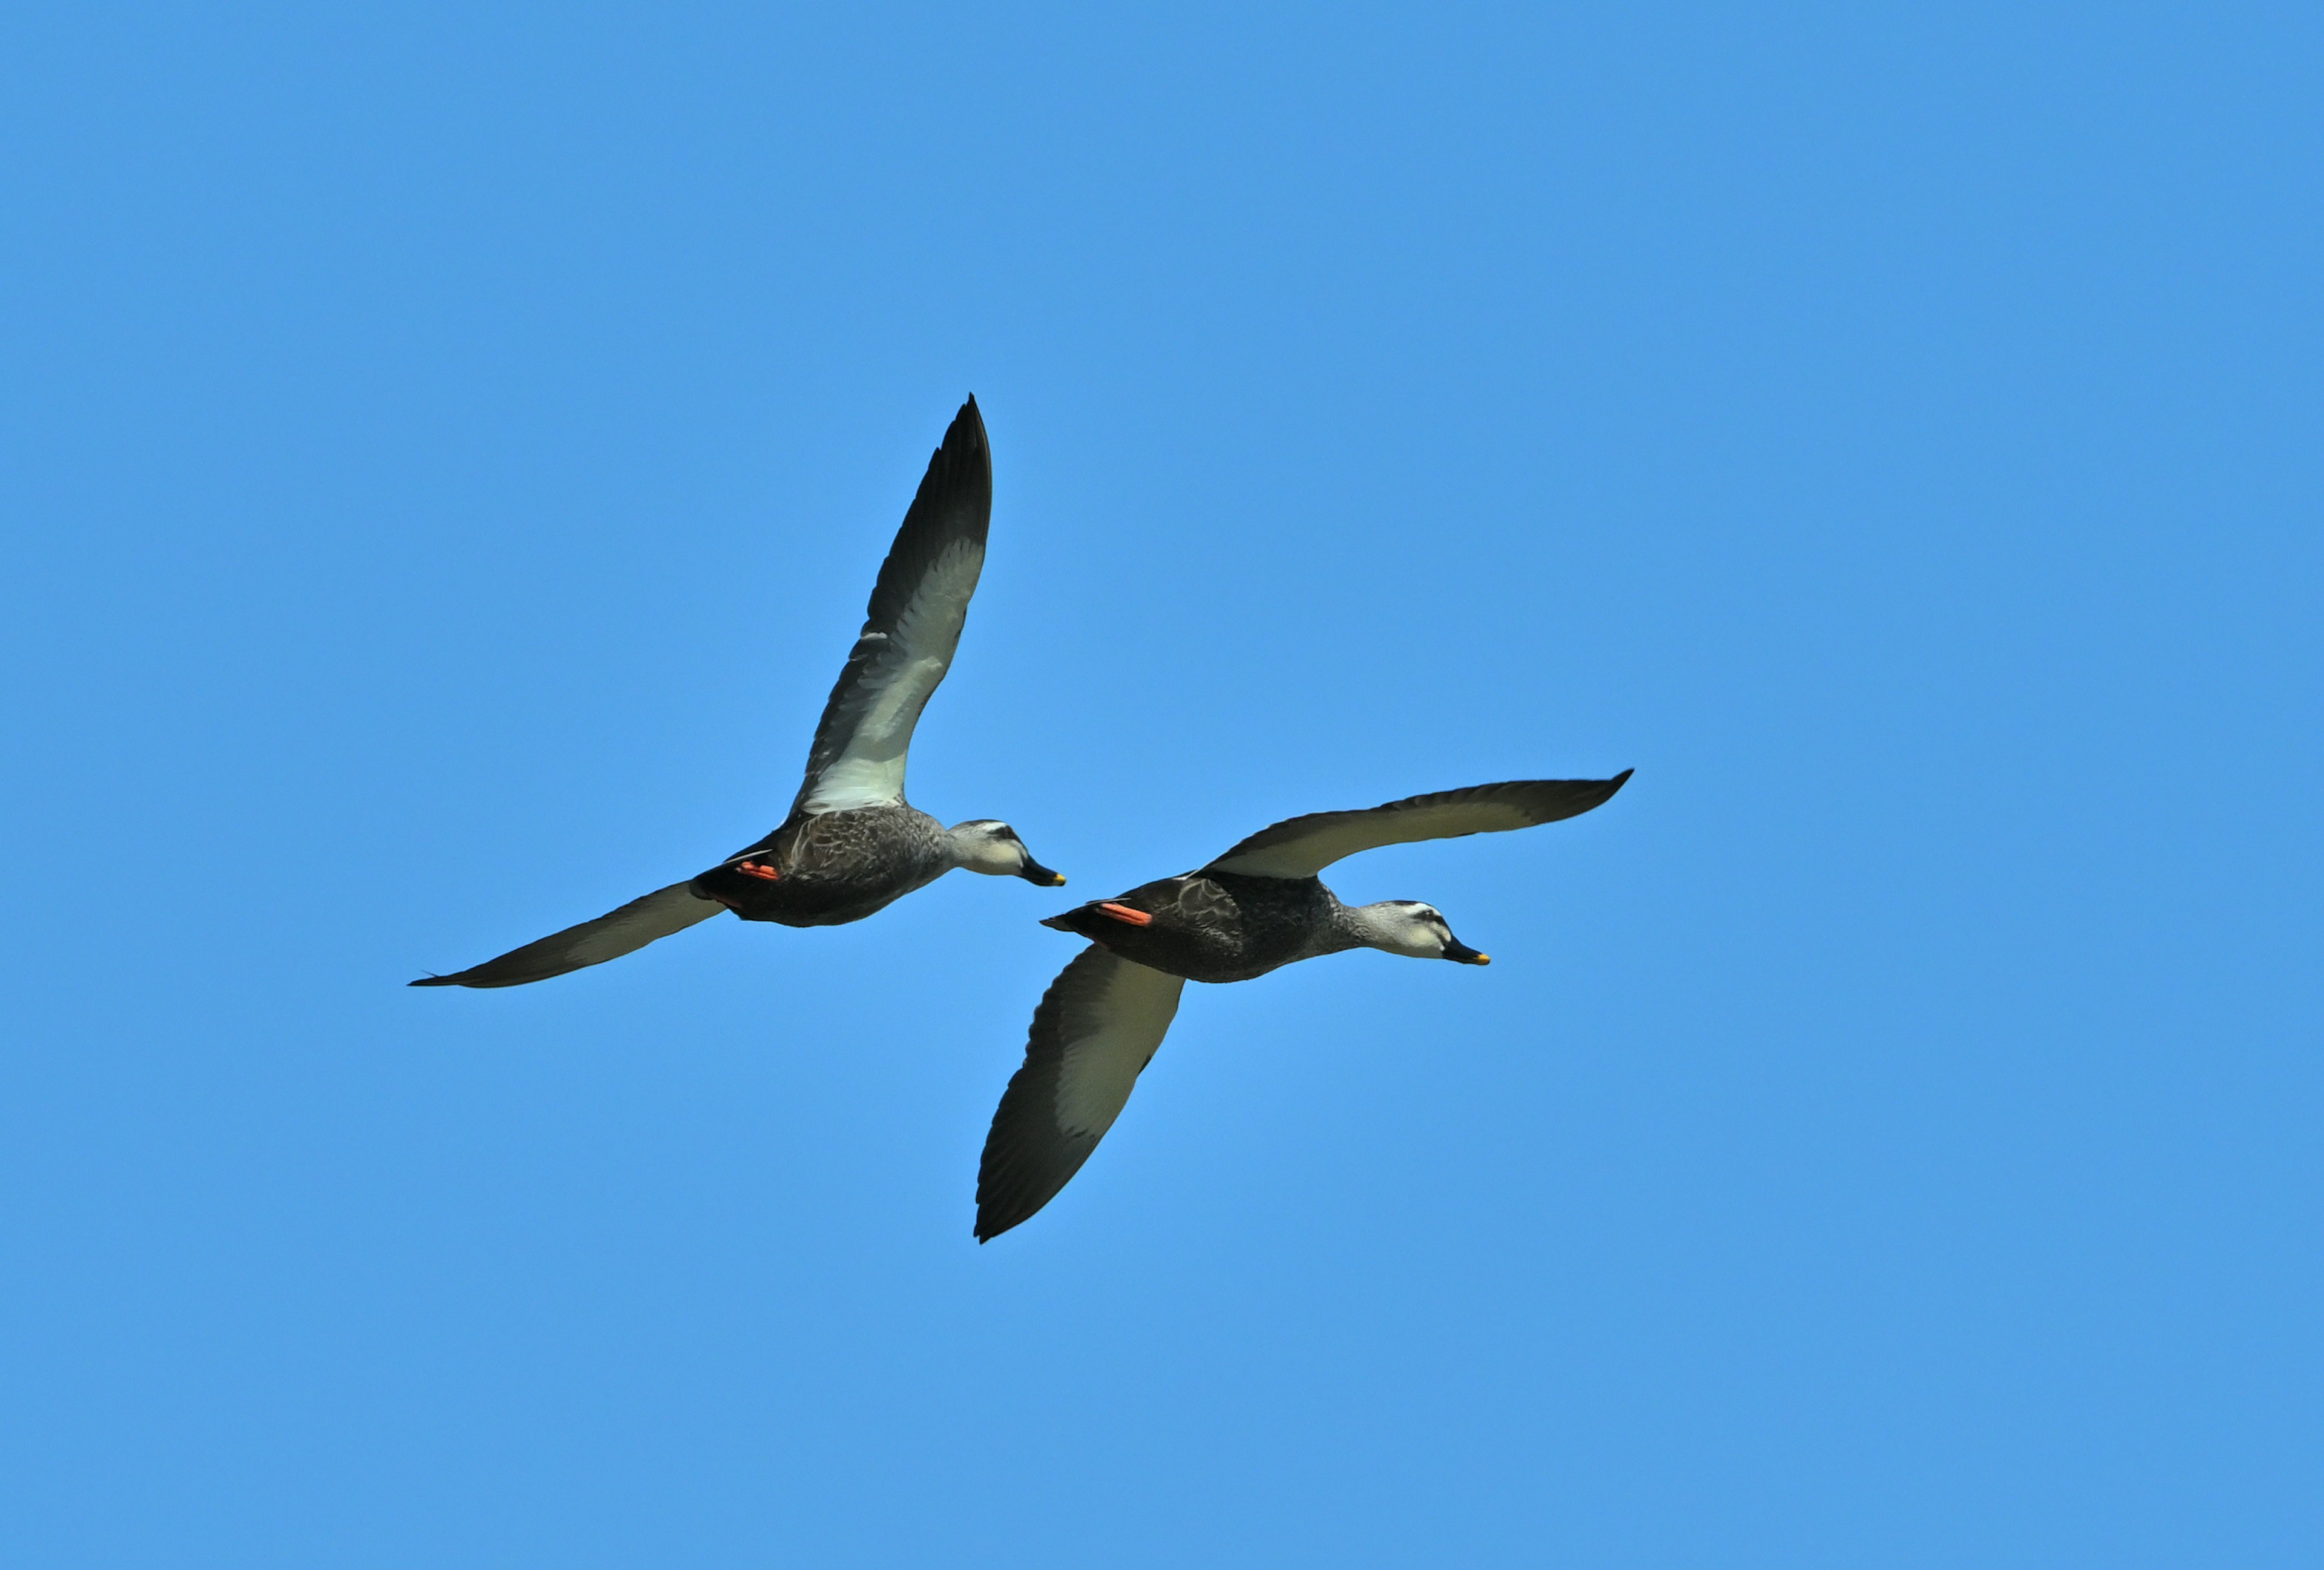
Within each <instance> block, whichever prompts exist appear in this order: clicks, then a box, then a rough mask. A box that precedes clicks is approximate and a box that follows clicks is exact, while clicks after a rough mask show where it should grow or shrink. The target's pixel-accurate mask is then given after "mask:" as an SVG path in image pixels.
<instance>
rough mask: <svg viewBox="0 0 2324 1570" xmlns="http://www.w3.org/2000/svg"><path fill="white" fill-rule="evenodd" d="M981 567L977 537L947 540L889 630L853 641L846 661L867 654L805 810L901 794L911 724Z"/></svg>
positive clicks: (877, 801) (944, 663)
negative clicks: (840, 731)
mask: <svg viewBox="0 0 2324 1570" xmlns="http://www.w3.org/2000/svg"><path fill="white" fill-rule="evenodd" d="M983 570H984V546H983V544H982V541H979V540H967V539H961V540H953V541H952V542H951V543H950V544H948V545H946V546H945V549H944V551H943V553H942V554H941V555H939V556H938V557H937V558H936V560H935V561H934V562H933V563H931V564H930V565H929V568H928V570H927V572H926V573H924V574H922V575H921V577H920V581H919V583H918V586H916V587H915V588H914V589H913V590H912V597H911V598H910V600H908V602H906V604H905V606H904V609H903V611H902V613H901V614H899V616H898V617H897V620H896V626H895V631H894V632H893V633H877V632H872V633H864V634H863V636H862V638H861V639H859V640H857V642H856V647H855V653H854V655H853V656H851V659H856V658H864V657H866V656H867V655H868V658H867V659H865V664H864V668H863V670H862V673H861V674H860V675H859V676H858V677H857V678H856V680H855V683H854V685H853V688H850V690H849V691H848V693H847V696H846V697H845V698H844V699H843V700H842V701H843V704H844V708H843V714H844V721H843V723H844V725H845V732H844V734H845V735H846V740H845V741H844V743H842V744H841V746H840V748H839V751H838V753H837V754H836V755H835V756H834V757H833V758H832V760H831V761H830V762H828V763H826V764H825V765H824V767H823V769H822V771H820V772H819V773H817V774H816V777H815V780H814V782H813V783H812V784H811V785H810V786H809V787H808V788H807V792H806V793H805V795H804V796H803V797H802V798H801V799H800V806H801V807H802V808H805V809H806V810H807V811H808V812H838V811H843V810H844V809H846V808H856V807H881V806H885V805H887V804H888V803H890V802H894V801H900V800H902V799H903V796H904V768H905V764H906V762H907V761H908V754H909V753H910V750H911V745H912V730H913V727H914V726H916V725H918V724H919V719H920V711H921V710H923V709H925V708H926V707H927V704H928V699H929V697H931V696H933V695H934V694H935V692H936V687H937V685H938V684H939V683H940V682H942V681H943V680H944V679H945V672H946V671H947V670H951V669H952V657H953V651H954V650H956V649H957V648H959V646H960V633H961V628H962V626H963V625H964V624H965V623H966V622H967V620H968V602H969V600H970V599H971V597H973V596H974V595H975V593H976V580H977V578H978V577H980V576H981V575H982V572H983ZM867 645H869V646H870V647H869V648H867ZM873 650H876V652H872V651H873Z"/></svg>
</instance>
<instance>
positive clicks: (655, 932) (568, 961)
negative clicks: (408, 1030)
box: [412, 882, 726, 987]
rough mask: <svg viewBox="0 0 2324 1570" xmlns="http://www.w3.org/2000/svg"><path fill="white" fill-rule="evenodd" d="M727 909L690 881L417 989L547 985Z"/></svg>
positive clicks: (432, 978) (429, 978)
mask: <svg viewBox="0 0 2324 1570" xmlns="http://www.w3.org/2000/svg"><path fill="white" fill-rule="evenodd" d="M724 909H726V907H725V906H724V905H721V904H720V903H718V901H717V900H705V899H704V898H703V897H702V896H701V895H699V894H697V893H696V892H695V891H694V890H693V886H692V884H691V883H690V882H686V883H672V884H671V885H670V886H669V888H667V889H657V890H655V891H653V892H652V893H650V894H648V895H647V896H646V897H645V898H644V899H642V900H631V901H630V902H629V903H628V904H626V905H624V906H622V908H621V909H620V910H609V911H607V912H606V913H605V914H604V915H603V916H600V917H598V918H597V919H595V921H584V922H583V923H581V925H580V926H578V927H568V928H566V929H565V930H564V931H562V932H558V933H554V934H552V935H551V936H549V937H544V938H542V939H541V940H540V941H539V942H538V943H528V944H526V945H525V946H524V947H522V948H512V949H511V950H509V951H508V952H507V953H506V954H503V955H502V956H500V957H499V958H498V959H488V960H486V961H484V964H482V965H471V966H469V967H468V968H467V969H466V970H464V971H460V972H458V973H457V974H453V975H424V976H421V977H420V979H419V980H418V981H416V982H413V983H412V985H413V986H416V987H512V986H519V985H521V984H523V983H526V982H537V981H546V980H547V979H548V978H549V977H550V976H553V975H563V974H565V973H566V972H567V971H568V970H579V969H581V968H582V967H583V966H584V965H603V964H604V963H605V961H607V960H609V959H619V958H620V957H621V956H622V955H625V954H627V953H629V952H630V951H631V950H632V949H633V948H643V947H645V946H646V945H647V944H649V943H651V942H652V941H653V940H654V939H655V938H657V937H669V935H670V934H671V933H673V932H683V931H685V930H686V929H687V928H689V927H691V926H693V925H694V924H695V923H696V922H697V921H707V920H709V919H710V918H712V917H713V916H715V915H717V914H718V912H720V911H721V910H724Z"/></svg>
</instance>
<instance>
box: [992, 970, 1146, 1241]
mask: <svg viewBox="0 0 2324 1570" xmlns="http://www.w3.org/2000/svg"><path fill="white" fill-rule="evenodd" d="M1184 987H1185V983H1183V982H1182V981H1180V980H1179V979H1178V978H1177V977H1176V976H1174V975H1164V974H1162V973H1161V972H1159V971H1155V970H1148V968H1147V967H1146V966H1144V965H1133V964H1131V963H1130V961H1128V960H1126V959H1121V958H1119V957H1117V956H1114V955H1112V954H1110V953H1108V952H1107V951H1106V950H1104V949H1102V948H1097V947H1090V948H1085V949H1084V950H1082V952H1081V953H1080V954H1079V955H1078V956H1075V957H1074V961H1073V962H1072V963H1071V964H1070V965H1066V966H1065V969H1064V970H1063V971H1062V972H1060V973H1059V974H1058V976H1057V979H1056V981H1054V982H1052V983H1050V984H1049V990H1048V991H1047V993H1044V994H1043V995H1042V998H1041V1006H1040V1007H1039V1008H1037V1009H1036V1010H1034V1011H1033V1029H1032V1030H1031V1032H1030V1034H1029V1035H1028V1038H1027V1040H1026V1043H1025V1063H1024V1066H1023V1067H1020V1068H1019V1069H1018V1070H1017V1073H1016V1076H1014V1077H1013V1078H1011V1079H1010V1081H1009V1088H1008V1089H1007V1090H1006V1091H1004V1092H1003V1093H1002V1094H1001V1106H1000V1108H999V1110H997V1111H996V1112H994V1113H993V1114H992V1129H991V1132H990V1133H988V1134H987V1135H986V1136H985V1140H984V1155H983V1158H982V1160H980V1161H979V1162H978V1163H977V1171H976V1239H977V1241H978V1242H985V1241H986V1240H988V1239H991V1238H994V1237H998V1236H999V1235H1000V1234H1001V1233H1004V1232H1007V1231H1008V1230H1009V1229H1010V1227H1012V1226H1015V1225H1017V1224H1019V1222H1021V1221H1023V1220H1025V1219H1026V1218H1027V1217H1028V1216H1030V1215H1031V1214H1034V1212H1036V1211H1037V1210H1039V1209H1040V1208H1041V1207H1042V1206H1043V1205H1047V1204H1048V1203H1049V1201H1050V1200H1051V1199H1053V1198H1055V1197H1056V1193H1057V1190H1059V1189H1061V1188H1063V1187H1065V1184H1066V1183H1067V1182H1068V1181H1069V1180H1070V1179H1071V1178H1073V1175H1074V1173H1076V1172H1078V1171H1080V1170H1081V1168H1082V1163H1083V1162H1084V1161H1086V1160H1088V1159H1089V1154H1090V1152H1091V1151H1092V1150H1096V1149H1097V1142H1098V1141H1099V1140H1101V1139H1102V1138H1104V1136H1105V1131H1106V1130H1108V1129H1110V1128H1111V1127H1112V1126H1113V1120H1114V1118H1115V1117H1116V1116H1117V1115H1119V1114H1120V1111H1121V1109H1122V1106H1123V1104H1125V1103H1127V1102H1128V1101H1129V1099H1130V1089H1131V1087H1132V1086H1133V1085H1136V1084H1137V1083H1138V1076H1139V1074H1140V1073H1141V1072H1143V1071H1144V1069H1145V1067H1146V1065H1147V1063H1148V1061H1149V1060H1151V1059H1152V1057H1153V1056H1154V1053H1155V1049H1156V1048H1158V1047H1160V1046H1161V1045H1162V1038H1163V1036H1164V1035H1166V1034H1167V1032H1168V1030H1169V1029H1170V1021H1171V1020H1172V1019H1173V1018H1174V1017H1175V1016H1176V1013H1177V1011H1178V994H1179V993H1180V991H1181V990H1183V988H1184Z"/></svg>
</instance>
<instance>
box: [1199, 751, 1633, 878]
mask: <svg viewBox="0 0 2324 1570" xmlns="http://www.w3.org/2000/svg"><path fill="white" fill-rule="evenodd" d="M1630 774H1631V771H1630V770H1628V769H1625V770H1623V771H1621V772H1620V773H1618V774H1617V775H1615V776H1614V777H1613V778H1612V779H1611V780H1506V781H1504V782H1503V783H1501V784H1499V785H1471V786H1470V787H1468V788H1467V789H1466V790H1438V791H1434V792H1433V793H1431V794H1429V795H1426V796H1407V797H1406V798H1405V799H1403V800H1401V801H1390V802H1388V803H1387V804H1386V805H1384V806H1380V807H1374V808H1369V810H1366V811H1362V812H1311V813H1309V814H1307V815H1306V816H1305V817H1286V818H1285V819H1284V820H1283V821H1282V822H1281V823H1278V824H1276V825H1275V826H1274V827H1270V828H1262V829H1260V830H1259V832H1258V833H1257V834H1255V835H1252V836H1250V838H1249V839H1247V840H1244V841H1243V842H1242V843H1241V844H1240V845H1237V846H1235V847H1234V848H1233V849H1232V850H1231V851H1229V852H1227V854H1224V855H1222V856H1221V857H1220V858H1219V859H1218V860H1216V861H1214V862H1213V863H1212V864H1210V865H1209V866H1207V867H1205V868H1203V871H1204V872H1214V873H1243V874H1244V875H1246V876H1248V877H1259V878H1312V877H1314V875H1315V874H1316V873H1320V872H1322V871H1323V869H1324V868H1325V867H1328V866H1330V865H1331V864H1333V862H1336V861H1338V860H1339V859H1340V858H1341V857H1342V856H1351V855H1353V854H1356V853H1357V852H1358V851H1367V850H1370V849H1372V848H1373V847H1374V846H1376V845H1408V844H1410V843H1411V842H1412V841H1414V840H1420V839H1454V838H1457V837H1459V836H1462V835H1464V834H1493V833H1496V832H1498V831H1499V830H1501V829H1507V828H1531V827H1533V826H1534V825H1535V824H1536V823H1554V822H1556V821H1557V820H1558V819H1559V818H1561V817H1574V816H1576V815H1577V814H1579V813H1583V812H1587V811H1589V810H1590V809H1591V808H1593V807H1595V806H1597V805H1598V804H1599V803H1600V802H1601V801H1603V800H1605V799H1607V798H1608V797H1609V796H1611V795H1613V794H1614V792H1615V791H1617V790H1620V789H1621V788H1622V781H1623V780H1628V778H1629V777H1630Z"/></svg>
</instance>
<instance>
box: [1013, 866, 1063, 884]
mask: <svg viewBox="0 0 2324 1570" xmlns="http://www.w3.org/2000/svg"><path fill="white" fill-rule="evenodd" d="M1017 875H1018V876H1019V877H1020V878H1022V879H1024V880H1025V881H1026V882H1028V883H1038V884H1040V885H1041V887H1043V888H1045V889H1062V888H1064V887H1065V873H1059V872H1053V871H1051V870H1050V869H1049V868H1047V867H1045V866H1043V865H1042V864H1040V863H1038V862H1034V861H1028V862H1027V863H1026V864H1024V865H1023V866H1022V867H1020V868H1019V869H1018V872H1017Z"/></svg>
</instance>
